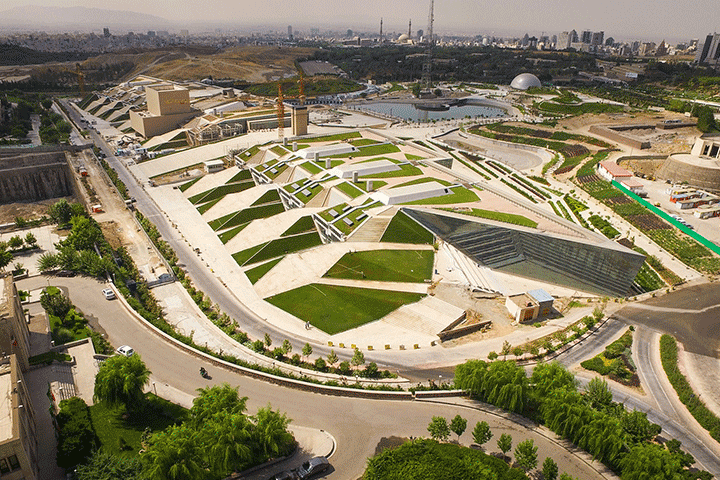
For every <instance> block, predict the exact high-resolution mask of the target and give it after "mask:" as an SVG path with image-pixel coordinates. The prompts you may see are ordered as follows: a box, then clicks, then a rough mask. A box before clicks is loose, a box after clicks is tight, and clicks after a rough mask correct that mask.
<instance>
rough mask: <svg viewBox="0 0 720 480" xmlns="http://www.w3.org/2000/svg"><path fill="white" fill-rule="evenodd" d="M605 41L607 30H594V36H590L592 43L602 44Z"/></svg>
mask: <svg viewBox="0 0 720 480" xmlns="http://www.w3.org/2000/svg"><path fill="white" fill-rule="evenodd" d="M604 41H605V32H593V34H592V36H591V37H590V45H596V46H597V45H602V44H603V42H604ZM583 43H584V42H583Z"/></svg>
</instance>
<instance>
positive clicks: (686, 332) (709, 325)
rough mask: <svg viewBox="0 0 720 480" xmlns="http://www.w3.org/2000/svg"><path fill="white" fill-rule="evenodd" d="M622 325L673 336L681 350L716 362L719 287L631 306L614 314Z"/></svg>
mask: <svg viewBox="0 0 720 480" xmlns="http://www.w3.org/2000/svg"><path fill="white" fill-rule="evenodd" d="M616 317H617V318H618V319H620V320H622V321H625V322H628V323H632V324H640V325H645V326H647V327H648V328H651V329H653V330H657V331H660V332H663V333H669V334H671V335H673V336H674V337H675V338H677V340H678V341H679V342H681V343H682V344H683V346H684V347H685V350H686V351H688V352H690V353H697V354H699V355H705V356H709V357H714V358H720V284H718V283H706V284H704V285H696V286H691V287H686V288H682V289H680V290H677V291H675V292H671V293H669V294H667V295H663V296H661V297H657V298H651V299H649V300H647V301H644V302H641V303H639V304H631V305H628V306H626V307H624V308H623V309H622V310H620V311H618V312H617V314H616Z"/></svg>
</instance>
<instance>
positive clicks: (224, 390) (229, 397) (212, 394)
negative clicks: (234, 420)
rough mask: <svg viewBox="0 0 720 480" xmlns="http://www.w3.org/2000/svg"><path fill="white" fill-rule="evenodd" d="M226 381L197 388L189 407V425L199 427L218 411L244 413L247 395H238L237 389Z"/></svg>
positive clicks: (234, 413)
mask: <svg viewBox="0 0 720 480" xmlns="http://www.w3.org/2000/svg"><path fill="white" fill-rule="evenodd" d="M239 388H240V387H231V386H230V385H229V384H227V383H223V384H222V385H214V386H212V387H205V388H199V389H198V396H197V398H195V399H194V400H193V406H192V407H191V408H190V416H191V425H193V426H195V427H199V426H201V425H203V424H204V423H206V422H207V420H208V419H210V418H212V417H213V416H215V415H217V414H218V413H220V412H225V413H228V414H231V415H236V414H244V413H245V410H246V409H247V407H246V403H247V397H240V395H239V394H238V389H239Z"/></svg>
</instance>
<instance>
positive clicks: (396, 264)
mask: <svg viewBox="0 0 720 480" xmlns="http://www.w3.org/2000/svg"><path fill="white" fill-rule="evenodd" d="M434 257H435V255H434V251H432V250H372V251H364V252H351V253H346V254H345V255H344V256H343V257H342V258H341V259H340V260H339V261H338V262H337V263H336V264H335V265H333V266H332V267H331V268H330V270H328V271H327V272H326V273H325V275H324V277H328V278H345V279H351V280H377V281H382V282H412V283H421V282H424V281H426V280H429V279H430V278H431V277H432V269H433V261H434Z"/></svg>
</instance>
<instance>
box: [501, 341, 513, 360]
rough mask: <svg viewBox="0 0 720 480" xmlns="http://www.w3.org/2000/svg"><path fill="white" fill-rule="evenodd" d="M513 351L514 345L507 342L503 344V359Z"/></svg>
mask: <svg viewBox="0 0 720 480" xmlns="http://www.w3.org/2000/svg"><path fill="white" fill-rule="evenodd" d="M511 350H512V345H510V342H508V341H507V340H505V341H504V342H503V346H502V350H500V354H502V356H503V357H507V356H508V355H509V354H510V351H511Z"/></svg>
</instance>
